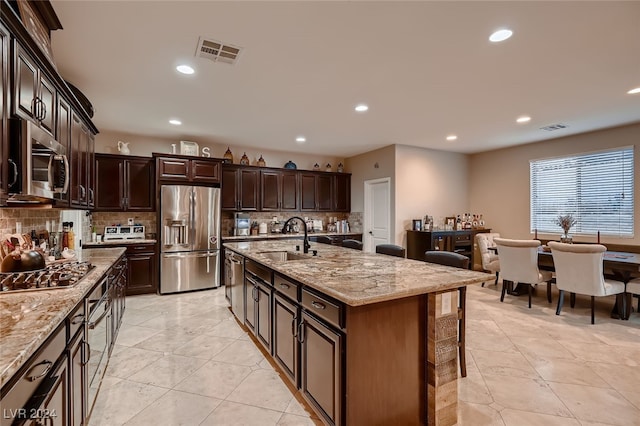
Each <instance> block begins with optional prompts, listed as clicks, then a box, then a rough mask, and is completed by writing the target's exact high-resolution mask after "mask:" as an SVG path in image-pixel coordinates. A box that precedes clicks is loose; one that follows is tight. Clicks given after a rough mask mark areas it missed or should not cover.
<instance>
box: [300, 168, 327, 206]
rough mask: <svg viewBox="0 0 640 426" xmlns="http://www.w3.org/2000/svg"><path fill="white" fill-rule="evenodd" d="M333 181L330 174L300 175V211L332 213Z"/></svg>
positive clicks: (310, 173) (304, 173)
mask: <svg viewBox="0 0 640 426" xmlns="http://www.w3.org/2000/svg"><path fill="white" fill-rule="evenodd" d="M333 182H334V179H333V175H332V174H325V173H314V172H301V173H300V210H302V211H332V210H333V209H334V204H335V198H334V183H333Z"/></svg>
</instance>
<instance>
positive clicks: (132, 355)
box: [106, 346, 162, 379]
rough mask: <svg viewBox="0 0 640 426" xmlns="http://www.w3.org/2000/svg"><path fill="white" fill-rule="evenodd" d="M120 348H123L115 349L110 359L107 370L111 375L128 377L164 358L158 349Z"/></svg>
mask: <svg viewBox="0 0 640 426" xmlns="http://www.w3.org/2000/svg"><path fill="white" fill-rule="evenodd" d="M120 348H122V349H121V350H118V351H117V352H116V351H115V350H114V352H113V354H111V358H110V359H109V367H107V372H106V374H107V375H109V376H115V377H121V378H123V379H126V378H128V377H129V376H131V375H133V374H135V373H137V372H138V371H140V370H142V369H143V368H145V367H146V366H148V365H149V364H152V363H154V362H156V361H157V360H158V359H159V358H162V353H160V352H156V351H148V350H145V349H138V348H135V347H127V346H120Z"/></svg>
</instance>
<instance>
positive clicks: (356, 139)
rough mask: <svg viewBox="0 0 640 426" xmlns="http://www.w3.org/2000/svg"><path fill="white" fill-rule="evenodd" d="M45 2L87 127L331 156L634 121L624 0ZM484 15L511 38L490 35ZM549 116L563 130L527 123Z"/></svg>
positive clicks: (634, 22)
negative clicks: (234, 50) (203, 40)
mask: <svg viewBox="0 0 640 426" xmlns="http://www.w3.org/2000/svg"><path fill="white" fill-rule="evenodd" d="M51 3H52V5H53V7H54V9H55V10H56V12H57V14H58V16H59V18H60V21H61V22H62V25H63V27H64V29H63V30H59V31H55V32H54V33H53V35H52V39H53V42H52V44H53V51H54V58H55V62H56V64H57V67H58V70H59V71H60V73H61V75H62V76H63V78H65V79H66V80H68V81H69V82H71V83H73V84H74V85H76V86H77V87H78V88H80V90H82V91H83V92H84V93H85V95H86V96H87V97H88V98H89V100H90V101H91V102H92V103H93V106H94V108H95V111H96V112H95V116H94V122H95V124H96V126H97V127H98V128H99V129H100V130H102V131H106V130H109V131H116V132H125V133H133V134H141V135H149V136H154V137H165V138H166V137H170V138H176V139H178V140H179V139H189V140H195V141H200V142H205V141H206V142H218V143H222V144H229V145H244V146H251V147H261V148H263V149H264V148H268V149H274V150H283V151H290V152H305V153H314V154H324V155H335V156H345V157H347V156H351V155H355V154H359V153H362V152H366V151H369V150H371V149H375V148H379V147H382V146H386V145H389V144H406V145H413V146H419V147H425V148H433V149H441V150H447V151H455V152H462V153H474V152H481V151H487V150H491V149H495V148H500V147H506V146H511V145H517V144H523V143H528V142H533V141H540V140H543V139H549V138H555V137H559V136H565V135H569V134H575V133H581V132H585V131H590V130H594V129H599V128H605V127H611V126H617V125H621V124H627V123H632V122H640V94H638V95H628V94H627V91H628V90H630V89H632V88H635V87H639V86H640V2H638V1H631V2H609V1H604V2H537V1H533V2H516V1H514V2H483V1H473V2H415V1H414V2H401V1H389V2H378V1H352V2H340V1H315V2H311V1H288V2H272V1H258V2H248V1H195V2H189V1H135V2H134V1H83V2H78V1H60V0H52V1H51ZM500 27H509V28H511V29H512V30H513V32H514V35H513V37H512V38H511V39H509V40H507V41H505V42H503V43H498V44H494V43H490V42H489V41H488V37H489V35H490V33H491V32H493V31H494V30H496V29H498V28H500ZM201 36H204V37H207V38H211V39H215V40H219V41H222V42H224V43H229V44H232V45H236V46H240V47H242V48H243V52H242V53H241V55H240V57H239V59H238V62H237V63H236V64H235V65H228V64H223V63H215V62H212V61H210V60H207V59H202V58H197V57H196V56H195V53H196V47H197V43H198V39H199V38H200V37H201ZM180 63H189V64H192V65H193V67H194V68H195V69H196V73H195V74H194V75H192V76H184V75H181V74H179V73H178V72H176V71H175V66H176V65H178V64H180ZM360 102H364V103H367V104H368V105H369V106H370V110H369V111H368V112H367V113H365V114H359V113H356V112H354V110H353V107H354V106H355V105H356V104H357V103H360ZM520 115H530V116H531V117H532V120H531V122H529V123H528V124H524V125H523V124H516V122H515V120H516V118H517V117H518V116H520ZM170 118H178V119H180V120H182V122H183V125H182V126H180V127H176V126H172V125H170V124H169V123H168V120H169V119H170ZM555 123H563V124H566V125H568V128H566V129H563V130H557V131H554V132H548V131H545V130H540V127H543V126H547V125H550V124H555ZM452 133H453V134H456V135H458V140H457V141H455V142H448V141H446V140H445V137H446V136H447V135H448V134H452ZM298 135H304V136H306V137H307V140H308V141H307V143H305V144H297V143H296V142H295V137H296V136H298Z"/></svg>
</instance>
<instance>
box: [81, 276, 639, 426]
mask: <svg viewBox="0 0 640 426" xmlns="http://www.w3.org/2000/svg"><path fill="white" fill-rule="evenodd" d="M467 295H468V296H467V297H468V302H467V306H468V312H467V318H468V319H467V372H468V375H467V377H466V378H464V379H460V380H459V382H458V383H459V385H458V386H459V387H458V390H459V400H460V402H459V416H458V418H459V424H461V425H473V426H483V425H507V426H511V425H514V426H515V425H517V426H529V425H531V426H534V425H545V426H548V425H584V426H587V425H588V426H596V425H621V426H622V425H624V426H629V425H640V368H639V364H640V314H638V313H633V314H632V317H631V319H630V320H629V321H618V320H613V319H610V318H609V311H610V309H611V306H612V304H613V300H612V299H611V298H607V299H600V300H598V301H597V302H596V303H597V312H596V324H595V325H590V323H589V322H590V318H589V307H588V306H589V305H588V300H587V299H582V298H580V297H578V301H577V304H576V308H575V309H571V308H570V307H569V303H568V300H567V301H566V303H565V308H564V311H563V313H562V315H561V316H559V317H558V316H556V315H555V303H554V304H552V305H550V304H548V303H547V301H546V296H545V292H544V289H542V288H541V289H540V290H539V291H538V292H537V294H536V296H535V298H534V303H533V307H532V309H527V307H526V296H520V297H516V296H508V295H507V297H506V298H505V302H504V303H500V302H499V295H500V293H499V291H498V288H497V287H496V286H493V285H488V286H486V287H484V288H483V287H479V286H472V287H470V288H469V291H468V292H467ZM556 300H557V294H554V302H555V301H556ZM635 303H637V300H636V302H635ZM635 303H634V306H635ZM123 321H124V323H123V326H122V329H121V330H120V334H119V336H118V340H117V345H116V347H115V349H114V352H113V354H112V357H111V361H110V364H109V368H108V369H107V373H106V376H105V379H104V381H103V384H102V388H101V390H100V394H99V396H98V400H97V402H96V406H95V408H94V412H93V415H92V418H91V422H90V425H91V426H98V425H108V426H115V425H159V424H161V425H260V426H265V425H313V424H320V422H319V421H318V420H317V418H315V417H314V416H313V415H311V414H310V413H308V412H307V411H305V408H304V406H303V404H301V403H300V402H299V401H298V400H297V399H296V397H294V394H293V393H292V392H291V390H290V388H288V387H287V386H286V385H285V384H284V383H283V381H282V380H281V379H280V377H279V376H278V374H277V372H276V371H275V370H274V368H273V367H272V365H271V364H270V363H269V362H268V361H267V360H266V359H265V358H264V356H263V355H262V353H261V352H260V351H259V350H257V349H256V347H255V346H254V344H253V342H252V341H251V340H250V338H249V337H248V336H247V335H246V334H245V333H244V332H243V331H242V329H241V328H240V327H239V326H238V325H237V323H236V322H235V320H234V319H233V318H232V316H231V314H230V312H229V310H228V309H227V304H226V301H225V299H224V289H222V288H221V289H216V290H208V291H203V292H195V293H187V294H180V295H168V296H156V295H145V296H135V297H129V298H127V308H126V312H125V316H124V320H123Z"/></svg>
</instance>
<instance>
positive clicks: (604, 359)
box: [560, 340, 640, 367]
mask: <svg viewBox="0 0 640 426" xmlns="http://www.w3.org/2000/svg"><path fill="white" fill-rule="evenodd" d="M560 344H561V345H562V346H564V347H565V348H567V349H568V350H569V351H570V352H571V353H572V354H573V355H574V356H575V357H576V359H578V360H580V361H584V362H595V363H609V364H621V365H629V366H633V367H635V366H637V365H638V362H639V360H640V354H638V353H636V351H633V350H631V351H630V350H620V349H618V350H616V348H615V346H609V345H607V344H604V343H601V344H599V345H594V344H592V343H582V342H566V341H562V340H561V341H560Z"/></svg>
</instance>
